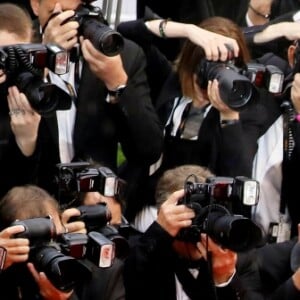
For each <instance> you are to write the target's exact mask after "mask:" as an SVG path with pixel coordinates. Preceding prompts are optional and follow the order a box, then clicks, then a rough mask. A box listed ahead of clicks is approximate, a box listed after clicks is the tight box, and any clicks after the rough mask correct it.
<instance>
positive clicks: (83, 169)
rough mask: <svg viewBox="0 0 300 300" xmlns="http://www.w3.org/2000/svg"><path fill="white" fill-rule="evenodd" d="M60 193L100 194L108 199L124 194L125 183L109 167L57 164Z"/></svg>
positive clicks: (81, 163) (88, 164)
mask: <svg viewBox="0 0 300 300" xmlns="http://www.w3.org/2000/svg"><path fill="white" fill-rule="evenodd" d="M57 167H58V176H57V183H58V188H59V190H60V192H67V193H70V192H99V193H100V194H102V195H103V196H106V197H115V196H118V195H120V194H122V193H123V189H124V187H125V183H124V181H122V180H121V179H120V178H118V177H117V176H116V174H115V173H114V172H113V171H112V170H111V169H109V168H107V167H103V166H102V167H94V166H92V165H91V164H90V163H88V162H72V163H61V164H57Z"/></svg>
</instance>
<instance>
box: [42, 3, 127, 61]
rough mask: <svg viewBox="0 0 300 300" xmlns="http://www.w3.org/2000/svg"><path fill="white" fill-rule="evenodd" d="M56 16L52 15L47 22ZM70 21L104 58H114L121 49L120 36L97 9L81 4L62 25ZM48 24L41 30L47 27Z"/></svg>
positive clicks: (87, 4) (122, 45) (55, 14)
mask: <svg viewBox="0 0 300 300" xmlns="http://www.w3.org/2000/svg"><path fill="white" fill-rule="evenodd" d="M58 14H59V13H54V14H52V15H51V17H50V19H49V20H48V22H49V21H50V20H51V19H52V18H53V17H55V16H57V15H58ZM70 21H76V22H78V23H79V29H78V34H79V35H82V36H83V37H84V38H86V39H89V40H90V41H91V42H92V44H93V45H94V46H95V47H96V48H97V49H98V50H99V51H101V52H102V53H103V54H105V55H106V56H115V55H117V54H119V53H120V52H121V50H122V49H123V47H124V40H123V37H122V35H121V34H120V33H119V32H117V31H116V30H113V29H111V28H110V27H109V26H108V24H107V22H106V20H105V19H104V16H103V13H102V11H101V9H100V8H99V7H97V6H93V5H91V4H89V3H84V4H81V5H79V6H78V7H77V9H76V10H75V14H74V16H73V17H71V18H69V19H67V20H66V21H65V22H64V23H66V22H70ZM48 22H47V23H46V25H45V26H44V28H43V30H44V29H45V28H46V27H47V24H48ZM64 23H63V24H64ZM63 24H62V25H63ZM75 52H76V51H75ZM77 54H78V53H77ZM75 55H76V54H75Z"/></svg>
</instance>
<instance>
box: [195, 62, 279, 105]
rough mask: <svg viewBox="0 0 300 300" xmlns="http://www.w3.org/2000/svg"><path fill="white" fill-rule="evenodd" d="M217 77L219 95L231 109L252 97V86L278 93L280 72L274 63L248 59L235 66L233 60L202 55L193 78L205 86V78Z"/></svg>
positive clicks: (248, 102)
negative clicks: (249, 61) (220, 59)
mask: <svg viewBox="0 0 300 300" xmlns="http://www.w3.org/2000/svg"><path fill="white" fill-rule="evenodd" d="M214 79H217V80H218V82H219V93H220V96H221V99H222V100H223V101H224V103H225V104H226V105H228V106H229V107H230V108H231V109H233V110H236V111H240V110H242V109H244V108H245V107H246V106H247V105H248V104H250V103H251V102H252V100H253V98H254V94H255V87H265V88H266V89H267V90H268V91H269V92H270V93H275V94H277V93H281V91H282V87H283V80H284V74H283V72H282V71H281V70H280V69H279V68H278V67H276V66H273V65H267V66H264V65H262V64H258V63H249V64H246V65H244V66H243V67H237V66H236V65H235V63H234V60H228V61H225V62H223V61H210V60H207V59H205V58H203V59H202V60H201V61H200V63H199V65H198V69H197V81H198V85H199V86H200V87H201V88H207V84H208V81H209V80H214Z"/></svg>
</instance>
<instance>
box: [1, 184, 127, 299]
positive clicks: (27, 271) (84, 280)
mask: <svg viewBox="0 0 300 300" xmlns="http://www.w3.org/2000/svg"><path fill="white" fill-rule="evenodd" d="M20 199H22V206H20ZM71 214H72V215H74V214H76V213H74V212H73V213H71ZM68 215H70V213H68ZM46 216H50V219H49V218H46ZM62 218H63V217H62ZM16 219H17V220H18V222H19V224H21V225H17V226H11V224H13V222H14V221H15V220H16ZM47 220H48V221H47ZM29 221H30V223H28V222H29ZM34 222H35V223H34ZM49 223H50V224H51V227H49V225H48V224H49ZM78 223H82V222H77V225H76V222H72V223H69V224H63V223H62V221H61V214H60V210H59V207H58V204H57V201H56V200H55V199H54V198H52V197H51V196H50V195H49V194H48V193H47V192H46V191H44V190H42V189H41V188H39V187H36V186H31V185H29V186H23V187H15V188H13V189H11V190H10V191H9V192H8V193H7V194H6V195H5V196H4V197H3V199H2V201H1V203H0V224H1V228H5V229H4V230H3V231H2V234H1V235H2V237H3V239H5V240H2V239H0V242H1V246H3V247H4V248H6V253H7V254H6V258H7V259H9V260H10V261H13V264H12V265H11V266H9V267H6V265H7V263H9V260H7V259H6V260H5V261H6V263H4V266H5V268H4V270H3V272H2V273H1V280H0V285H1V290H2V296H1V299H2V298H3V299H9V300H13V299H28V300H29V299H30V300H31V299H53V300H54V299H55V300H57V299H87V298H88V299H105V300H106V299H111V300H113V299H124V297H123V296H122V295H124V287H123V283H122V277H121V270H122V264H121V263H120V262H119V261H118V260H116V263H115V264H113V265H112V267H111V268H108V269H107V268H99V267H97V266H96V265H93V263H91V262H89V261H88V260H85V261H82V263H80V262H79V261H77V260H75V259H71V257H69V256H64V255H63V254H61V251H58V250H57V249H56V248H52V247H57V245H56V246H55V245H54V244H52V243H53V241H56V240H58V237H59V236H60V235H62V234H65V233H66V232H67V231H68V232H71V230H73V232H75V230H76V232H82V229H80V226H78ZM30 224H31V225H30ZM46 225H47V226H46ZM20 227H21V228H22V229H21V228H20ZM66 229H67V230H66ZM18 233H19V234H23V235H21V236H25V237H27V238H19V237H17V236H18V235H17V234H18ZM49 234H50V235H51V236H50V238H51V239H50V242H49ZM14 235H15V236H14ZM43 240H44V241H43ZM40 243H41V244H40ZM13 246H14V247H13ZM16 246H18V247H16ZM29 246H30V248H29ZM12 247H13V248H12ZM39 247H41V248H39ZM43 247H45V249H46V250H47V251H48V252H46V251H45V252H44V253H43V255H42V256H39V255H37V254H36V256H35V254H33V253H35V252H34V251H39V249H43ZM53 249H55V251H56V254H55V255H53V252H52V251H54V250H53ZM37 253H38V252H37ZM13 255H14V256H13ZM43 259H44V261H43ZM56 259H58V260H57V263H56V264H55V260H56ZM60 260H61V261H63V262H65V264H63V263H62V264H61V265H60V264H59V262H60ZM42 261H43V262H42ZM25 262H27V263H26V265H27V266H26V265H25V264H24V263H25ZM10 264H11V263H10ZM64 266H65V267H64ZM71 267H72V269H71V270H66V268H71ZM59 268H61V270H59ZM73 268H78V269H73ZM53 272H54V274H56V272H58V274H59V276H58V277H55V276H54V275H53ZM46 273H47V274H49V276H50V277H49V278H47V276H46V275H45V274H46ZM76 274H77V275H76ZM70 276H71V277H70ZM53 278H54V279H55V280H54V279H53ZM71 279H72V280H71ZM70 283H71V284H70ZM66 287H68V288H66ZM70 287H71V288H72V290H70ZM4 297H6V298H4Z"/></svg>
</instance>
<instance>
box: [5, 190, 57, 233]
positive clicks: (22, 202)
mask: <svg viewBox="0 0 300 300" xmlns="http://www.w3.org/2000/svg"><path fill="white" fill-rule="evenodd" d="M50 209H51V210H52V211H53V210H54V211H57V213H58V214H59V215H60V210H59V205H58V202H57V201H56V200H55V199H54V198H53V197H52V196H51V195H50V194H48V192H46V191H45V190H44V189H42V188H40V187H38V186H35V185H25V186H17V187H13V188H12V189H10V190H9V191H8V192H7V193H6V194H5V195H4V197H3V198H2V199H1V200H0V224H1V226H0V227H1V228H2V229H3V228H6V227H8V226H10V224H11V223H12V222H13V221H15V220H17V219H18V220H26V219H31V218H40V217H46V216H48V215H49V210H50Z"/></svg>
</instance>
